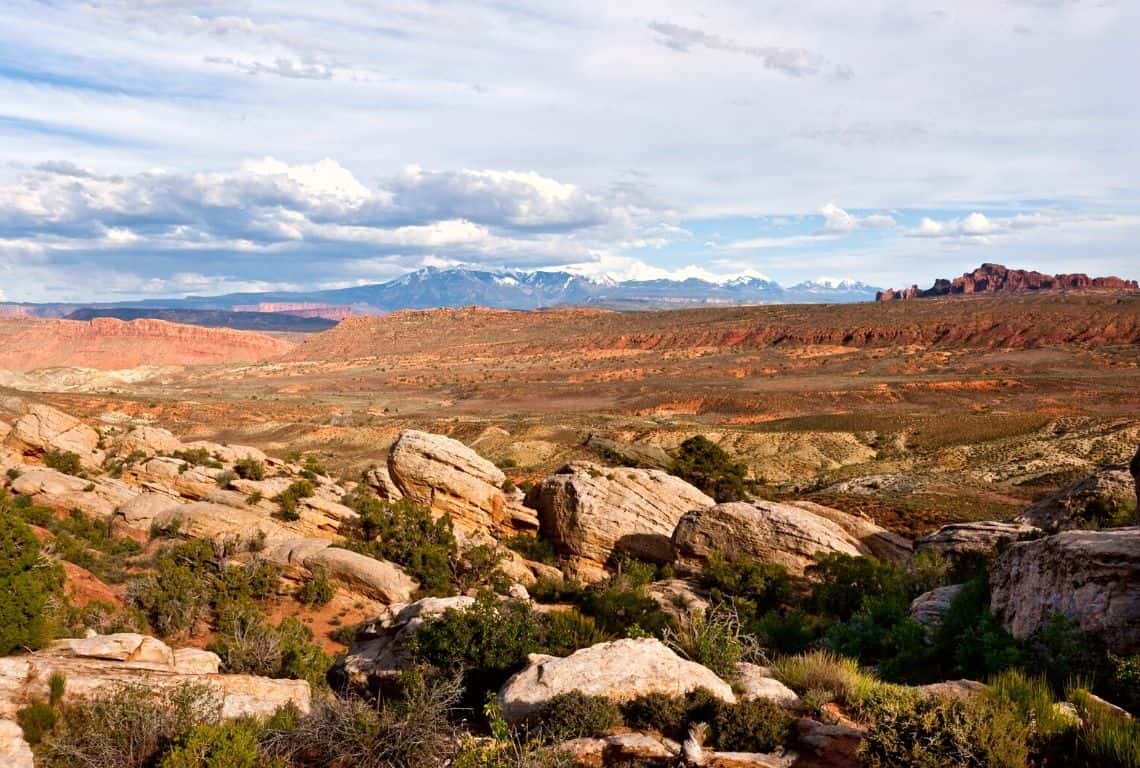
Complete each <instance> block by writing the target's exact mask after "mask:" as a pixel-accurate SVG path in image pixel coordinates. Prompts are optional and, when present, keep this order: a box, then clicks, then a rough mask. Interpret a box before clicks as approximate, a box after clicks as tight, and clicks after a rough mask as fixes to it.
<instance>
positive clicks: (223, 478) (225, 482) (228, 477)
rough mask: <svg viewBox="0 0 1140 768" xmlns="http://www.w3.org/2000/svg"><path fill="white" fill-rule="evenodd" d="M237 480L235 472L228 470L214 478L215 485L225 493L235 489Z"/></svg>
mask: <svg viewBox="0 0 1140 768" xmlns="http://www.w3.org/2000/svg"><path fill="white" fill-rule="evenodd" d="M235 479H237V474H235V473H234V471H233V470H231V469H227V470H226V471H225V472H219V473H218V476H217V477H215V478H214V483H215V485H217V486H218V487H219V488H221V489H222V490H223V491H228V490H230V488H232V487H233V484H234V480H235Z"/></svg>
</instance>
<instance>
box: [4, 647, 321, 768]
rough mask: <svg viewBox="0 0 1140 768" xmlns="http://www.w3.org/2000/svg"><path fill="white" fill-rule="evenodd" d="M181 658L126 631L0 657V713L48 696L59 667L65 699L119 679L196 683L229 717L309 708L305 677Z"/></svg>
mask: <svg viewBox="0 0 1140 768" xmlns="http://www.w3.org/2000/svg"><path fill="white" fill-rule="evenodd" d="M197 653H199V654H200V653H201V652H197ZM211 655H212V654H211ZM123 656H125V657H126V658H117V657H123ZM215 658H216V657H215ZM178 659H179V656H178V654H176V653H175V652H173V651H171V649H170V648H169V647H167V646H166V645H165V643H162V642H161V641H160V640H157V639H155V638H153V637H147V636H144V635H127V634H124V635H111V636H103V637H101V636H98V635H96V636H93V637H88V638H84V639H83V640H81V641H79V640H69V641H62V642H58V643H55V644H53V645H52V646H51V647H49V648H47V649H45V650H42V651H36V652H34V653H30V654H25V655H23V656H7V657H4V658H0V718H12V717H14V716H15V714H16V712H17V711H18V710H19V709H20V708H22V707H24V706H26V705H27V704H28V703H29V702H31V701H34V700H36V699H46V698H47V696H48V684H49V681H50V679H51V677H52V675H53V674H56V673H58V674H61V675H63V676H64V677H65V678H66V679H67V685H66V686H65V688H64V701H65V702H68V701H76V700H81V699H90V698H96V697H100V696H105V695H106V693H107V690H108V688H110V687H113V686H116V685H123V684H137V683H144V684H146V685H148V686H173V685H180V684H182V683H194V684H197V685H201V686H204V687H206V688H207V689H209V690H210V691H211V692H212V693H213V694H214V695H215V696H216V697H217V699H218V702H219V704H220V705H221V716H222V717H224V718H227V719H230V718H236V717H245V716H256V717H266V716H269V715H272V714H273V713H274V712H276V711H277V709H278V708H279V707H281V706H284V705H285V704H289V703H293V704H294V705H296V706H297V708H298V709H300V710H301V711H302V712H307V711H308V710H309V705H310V699H311V692H310V689H309V684H308V683H307V682H305V681H304V680H271V679H268V678H264V677H256V676H253V675H220V674H215V673H212V672H206V673H203V672H202V671H200V670H205V669H206V668H207V667H206V665H205V664H204V663H203V661H204V660H203V659H202V658H201V657H200V656H198V657H197V658H196V660H195V661H193V662H190V661H189V660H187V661H185V664H186V668H185V669H180V668H179V666H178ZM0 765H5V766H6V765H7V763H0Z"/></svg>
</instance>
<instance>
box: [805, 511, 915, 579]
mask: <svg viewBox="0 0 1140 768" xmlns="http://www.w3.org/2000/svg"><path fill="white" fill-rule="evenodd" d="M786 503H788V504H790V505H792V506H793V507H799V508H800V509H804V510H807V511H808V512H811V513H812V514H813V515H818V516H820V517H823V518H826V519H828V520H830V521H831V522H833V523H836V524H838V525H839V527H840V528H842V529H843V530H845V531H847V533H848V534H850V535H851V536H852V537H853V538H854V539H856V540H857V541H858V542H859V543H860V544H862V545H863V547H864V548H865V549H866V551H867V554H869V555H871V556H872V557H877V558H878V559H880V560H886V561H888V562H891V563H900V564H902V563H906V562H908V561H909V560H910V557H911V555H912V554H914V544H913V543H912V542H911V540H910V539H908V538H906V537H905V536H900V535H898V534H897V533H892V532H891V531H888V530H887V529H886V528H881V527H879V526H878V525H876V524H875V522H874V521H873V520H871V519H870V518H869V517H866V516H864V515H852V514H850V513H848V512H841V511H840V510H838V509H833V508H831V507H825V506H824V505H822V504H816V503H815V502H814V501H789V502H786Z"/></svg>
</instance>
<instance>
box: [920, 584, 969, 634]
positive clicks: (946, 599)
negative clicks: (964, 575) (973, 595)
mask: <svg viewBox="0 0 1140 768" xmlns="http://www.w3.org/2000/svg"><path fill="white" fill-rule="evenodd" d="M961 592H962V585H961V584H951V585H950V586H947V587H939V588H938V589H932V590H930V591H929V592H923V593H922V594H921V595H919V596H918V597H916V598H915V599H914V600H913V601H911V604H910V617H911V618H912V619H914V620H915V621H917V622H918V623H919V624H922V625H923V626H924V627H926V629H927V633H928V634H932V633H933V632H934V631H935V630H937V629H938V628H939V627H940V626H942V618H943V617H944V616H945V615H946V612H947V611H949V610H950V604H951V603H953V602H954V598H956V597H958V595H959V594H960V593H961Z"/></svg>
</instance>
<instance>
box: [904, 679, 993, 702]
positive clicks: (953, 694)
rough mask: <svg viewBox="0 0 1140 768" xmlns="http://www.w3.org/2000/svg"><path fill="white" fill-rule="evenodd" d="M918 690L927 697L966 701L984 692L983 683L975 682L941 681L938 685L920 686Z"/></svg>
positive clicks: (984, 685)
mask: <svg viewBox="0 0 1140 768" xmlns="http://www.w3.org/2000/svg"><path fill="white" fill-rule="evenodd" d="M918 690H919V691H922V692H923V693H925V694H926V695H928V696H938V697H940V698H945V699H967V698H969V697H971V696H973V695H975V694H978V693H981V692H982V691H984V690H986V684H985V683H979V682H978V681H977V680H965V679H963V680H943V681H942V682H940V683H930V684H929V685H920V686H918Z"/></svg>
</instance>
